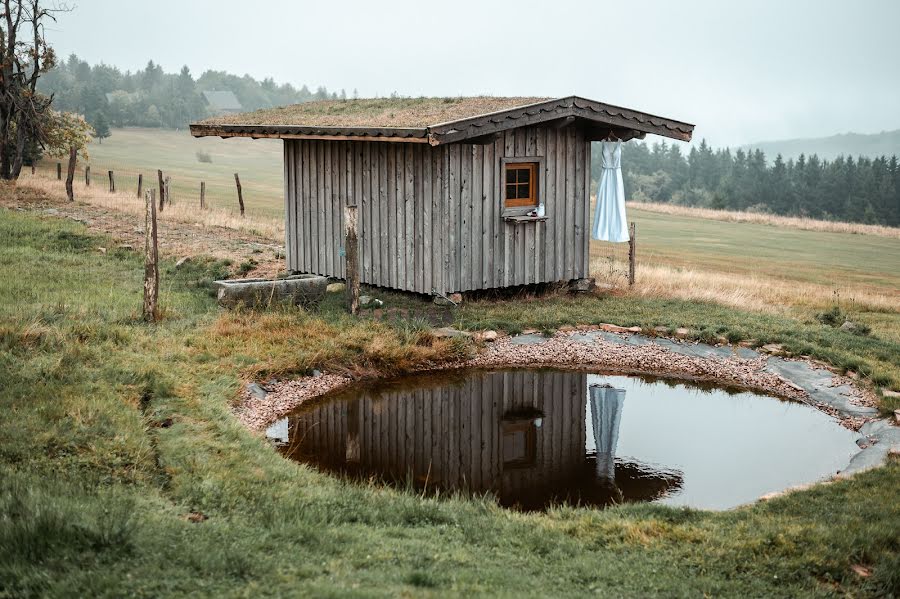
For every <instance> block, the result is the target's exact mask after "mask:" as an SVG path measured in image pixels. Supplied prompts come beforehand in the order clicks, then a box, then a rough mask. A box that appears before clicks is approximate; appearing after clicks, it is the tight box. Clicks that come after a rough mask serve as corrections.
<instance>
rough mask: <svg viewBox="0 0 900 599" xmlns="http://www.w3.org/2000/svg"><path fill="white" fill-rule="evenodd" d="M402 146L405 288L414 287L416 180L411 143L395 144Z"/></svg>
mask: <svg viewBox="0 0 900 599" xmlns="http://www.w3.org/2000/svg"><path fill="white" fill-rule="evenodd" d="M397 145H400V146H401V147H403V149H404V150H405V151H404V153H403V154H404V155H403V177H404V180H405V181H404V193H403V219H404V221H403V224H404V227H405V234H404V236H403V238H404V252H403V254H401V256H402V258H401V259H402V260H403V265H404V274H405V277H404V279H403V283H402V285H403V288H404V289H407V290H414V289H415V279H416V271H415V266H416V264H415V259H416V258H415V256H416V254H415V249H416V248H415V244H416V232H415V225H416V221H415V218H416V215H415V201H416V200H415V198H416V181H415V176H414V173H415V164H414V162H415V155H414V154H413V144H397Z"/></svg>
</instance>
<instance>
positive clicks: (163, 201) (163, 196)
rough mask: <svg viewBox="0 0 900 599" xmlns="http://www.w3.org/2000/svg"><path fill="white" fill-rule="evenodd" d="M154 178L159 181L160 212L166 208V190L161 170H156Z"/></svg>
mask: <svg viewBox="0 0 900 599" xmlns="http://www.w3.org/2000/svg"><path fill="white" fill-rule="evenodd" d="M156 177H157V179H158V180H159V211H160V212H162V211H163V208H165V207H166V188H165V182H164V181H163V174H162V169H157V170H156Z"/></svg>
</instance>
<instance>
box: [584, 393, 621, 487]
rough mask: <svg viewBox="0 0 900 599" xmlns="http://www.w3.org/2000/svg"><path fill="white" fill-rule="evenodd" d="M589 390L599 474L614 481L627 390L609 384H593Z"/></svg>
mask: <svg viewBox="0 0 900 599" xmlns="http://www.w3.org/2000/svg"><path fill="white" fill-rule="evenodd" d="M588 392H589V394H590V400H591V424H592V425H593V428H594V447H596V449H597V464H596V468H597V475H598V476H599V477H600V478H602V479H605V480H608V481H610V482H612V481H615V479H616V444H617V443H618V441H619V422H620V421H621V420H622V407H623V406H624V405H625V390H624V389H615V388H613V387H610V386H609V385H591V386H590V387H588Z"/></svg>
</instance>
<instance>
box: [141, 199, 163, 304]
mask: <svg viewBox="0 0 900 599" xmlns="http://www.w3.org/2000/svg"><path fill="white" fill-rule="evenodd" d="M153 196H154V193H153V190H152V189H148V190H147V191H146V192H145V194H144V201H145V203H146V212H145V215H144V221H145V222H144V309H143V316H144V320H146V321H147V322H156V319H157V317H158V316H159V310H158V308H157V300H158V299H159V248H158V247H157V238H156V198H155V197H153Z"/></svg>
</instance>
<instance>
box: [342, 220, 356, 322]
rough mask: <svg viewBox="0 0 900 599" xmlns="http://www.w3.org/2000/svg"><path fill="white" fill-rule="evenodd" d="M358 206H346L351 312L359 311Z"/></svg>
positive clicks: (346, 240)
mask: <svg viewBox="0 0 900 599" xmlns="http://www.w3.org/2000/svg"><path fill="white" fill-rule="evenodd" d="M356 225H357V221H356V206H347V207H346V208H344V227H345V234H346V235H345V244H344V255H345V257H346V261H347V303H348V304H349V305H350V314H354V315H356V314H358V313H359V252H358V249H359V238H358V237H357V235H356Z"/></svg>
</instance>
